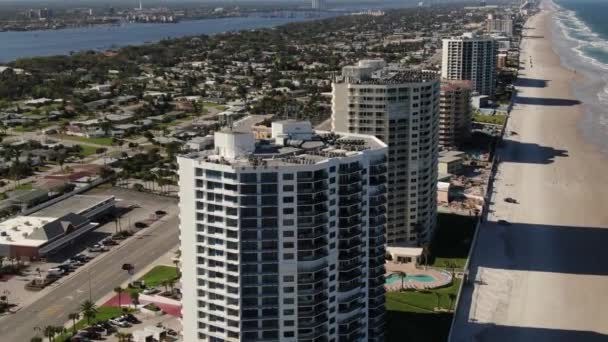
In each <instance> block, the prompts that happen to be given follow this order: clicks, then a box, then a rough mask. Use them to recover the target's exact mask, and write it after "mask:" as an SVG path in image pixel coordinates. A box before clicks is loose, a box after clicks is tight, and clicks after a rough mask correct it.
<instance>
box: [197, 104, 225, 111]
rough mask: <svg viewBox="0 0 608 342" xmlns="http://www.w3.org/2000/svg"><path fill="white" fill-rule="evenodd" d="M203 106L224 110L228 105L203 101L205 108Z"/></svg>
mask: <svg viewBox="0 0 608 342" xmlns="http://www.w3.org/2000/svg"><path fill="white" fill-rule="evenodd" d="M205 107H212V108H215V109H217V110H219V111H225V110H226V108H228V107H226V106H224V105H221V104H217V103H213V102H203V108H205Z"/></svg>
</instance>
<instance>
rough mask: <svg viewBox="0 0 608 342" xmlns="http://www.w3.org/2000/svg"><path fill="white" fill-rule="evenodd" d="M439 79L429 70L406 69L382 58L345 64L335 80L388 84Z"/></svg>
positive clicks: (338, 81)
mask: <svg viewBox="0 0 608 342" xmlns="http://www.w3.org/2000/svg"><path fill="white" fill-rule="evenodd" d="M438 79H439V73H438V72H435V71H430V70H418V69H408V68H405V67H404V66H402V65H395V64H391V65H388V64H386V62H385V61H384V60H361V61H359V63H357V65H351V66H346V67H344V68H343V69H342V75H341V76H338V77H336V78H335V82H337V83H340V82H346V81H348V82H349V83H353V84H369V85H390V84H404V83H426V82H433V81H436V80H438Z"/></svg>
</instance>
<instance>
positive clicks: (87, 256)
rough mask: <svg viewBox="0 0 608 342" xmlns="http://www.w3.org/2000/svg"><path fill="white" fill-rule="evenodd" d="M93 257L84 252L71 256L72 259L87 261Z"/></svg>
mask: <svg viewBox="0 0 608 342" xmlns="http://www.w3.org/2000/svg"><path fill="white" fill-rule="evenodd" d="M93 258H94V257H93V256H90V255H86V254H78V255H76V256H75V257H73V258H72V259H76V260H80V261H82V262H88V261H90V260H92V259H93Z"/></svg>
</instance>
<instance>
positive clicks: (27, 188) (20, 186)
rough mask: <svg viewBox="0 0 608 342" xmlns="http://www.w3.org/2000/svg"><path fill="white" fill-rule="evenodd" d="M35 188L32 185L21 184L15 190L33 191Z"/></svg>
mask: <svg viewBox="0 0 608 342" xmlns="http://www.w3.org/2000/svg"><path fill="white" fill-rule="evenodd" d="M33 188H34V185H33V184H32V183H24V184H19V185H17V186H16V187H15V190H32V189H33Z"/></svg>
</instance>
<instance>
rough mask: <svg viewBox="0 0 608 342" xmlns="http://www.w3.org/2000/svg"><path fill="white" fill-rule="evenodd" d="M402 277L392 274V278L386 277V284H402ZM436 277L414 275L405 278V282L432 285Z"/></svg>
mask: <svg viewBox="0 0 608 342" xmlns="http://www.w3.org/2000/svg"><path fill="white" fill-rule="evenodd" d="M401 278H402V277H401V276H400V275H398V274H391V275H390V276H388V277H386V284H394V283H396V282H401ZM435 280H436V279H435V277H433V276H430V275H426V274H413V275H409V274H408V275H407V276H406V277H405V282H408V281H417V282H420V283H430V282H433V281H435Z"/></svg>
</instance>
